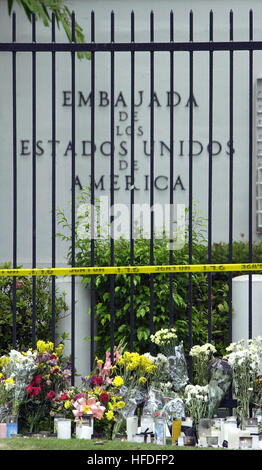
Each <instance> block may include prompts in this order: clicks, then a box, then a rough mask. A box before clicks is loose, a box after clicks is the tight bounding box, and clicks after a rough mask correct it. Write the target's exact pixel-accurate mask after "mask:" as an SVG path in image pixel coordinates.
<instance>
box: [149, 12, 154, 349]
mask: <svg viewBox="0 0 262 470" xmlns="http://www.w3.org/2000/svg"><path fill="white" fill-rule="evenodd" d="M150 42H154V13H153V11H151V13H150ZM150 264H151V266H152V265H153V264H154V51H151V52H150ZM153 318H154V275H153V274H152V273H151V274H150V319H149V329H150V334H152V333H153V332H154V323H153ZM150 348H151V349H150V352H152V345H151V343H150Z"/></svg>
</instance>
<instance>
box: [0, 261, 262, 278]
mask: <svg viewBox="0 0 262 470" xmlns="http://www.w3.org/2000/svg"><path fill="white" fill-rule="evenodd" d="M238 271H262V263H240V264H175V265H164V266H157V265H156V266H101V267H84V268H78V267H77V268H72V267H71V268H70V267H68V268H47V269H46V268H32V269H30V268H29V269H0V276H1V277H3V276H8V277H13V276H21V277H22V276H24V277H27V276H91V275H94V274H160V273H197V272H199V273H205V272H238Z"/></svg>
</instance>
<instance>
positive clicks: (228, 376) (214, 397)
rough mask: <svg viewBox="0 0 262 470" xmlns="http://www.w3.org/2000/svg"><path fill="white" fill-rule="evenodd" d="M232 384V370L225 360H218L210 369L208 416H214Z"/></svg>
mask: <svg viewBox="0 0 262 470" xmlns="http://www.w3.org/2000/svg"><path fill="white" fill-rule="evenodd" d="M231 383H232V368H231V366H230V364H229V363H228V362H227V361H225V360H224V359H217V360H216V361H215V362H213V364H212V365H211V367H210V380H209V384H208V407H209V409H208V414H209V416H214V414H215V412H216V410H217V408H218V407H219V405H220V403H221V401H222V400H223V398H224V397H225V395H226V393H227V391H228V390H229V388H230V386H231Z"/></svg>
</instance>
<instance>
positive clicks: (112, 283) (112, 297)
mask: <svg viewBox="0 0 262 470" xmlns="http://www.w3.org/2000/svg"><path fill="white" fill-rule="evenodd" d="M114 41H115V16H114V12H113V11H112V12H111V43H114ZM110 82H111V90H110V100H111V101H110V119H111V130H110V132H111V157H110V263H111V266H114V258H115V254H114V213H113V211H114V199H115V198H114V172H115V165H114V157H115V155H114V147H115V113H114V102H115V52H114V51H111V71H110ZM109 279H110V344H111V357H113V348H114V319H115V311H114V308H115V305H114V304H115V276H114V274H110V277H109Z"/></svg>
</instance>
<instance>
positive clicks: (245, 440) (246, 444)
mask: <svg viewBox="0 0 262 470" xmlns="http://www.w3.org/2000/svg"><path fill="white" fill-rule="evenodd" d="M239 448H240V449H252V437H251V436H250V437H247V436H245V437H243V436H241V437H240V438H239Z"/></svg>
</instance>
